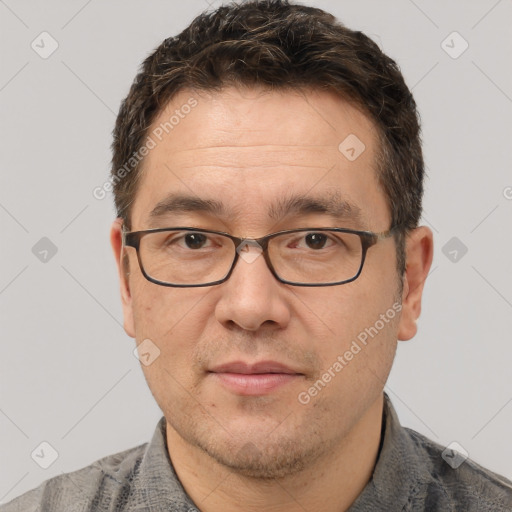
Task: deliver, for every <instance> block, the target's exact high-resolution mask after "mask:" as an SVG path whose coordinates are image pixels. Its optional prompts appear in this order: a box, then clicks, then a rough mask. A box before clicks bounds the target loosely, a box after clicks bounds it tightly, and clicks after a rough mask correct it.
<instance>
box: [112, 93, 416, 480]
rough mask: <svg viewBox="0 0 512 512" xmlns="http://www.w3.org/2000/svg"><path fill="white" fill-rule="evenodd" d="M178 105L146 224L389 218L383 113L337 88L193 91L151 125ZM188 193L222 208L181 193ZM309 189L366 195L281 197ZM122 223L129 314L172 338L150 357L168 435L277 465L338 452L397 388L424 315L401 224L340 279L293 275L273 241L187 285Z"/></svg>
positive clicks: (142, 193) (366, 222)
mask: <svg viewBox="0 0 512 512" xmlns="http://www.w3.org/2000/svg"><path fill="white" fill-rule="evenodd" d="M190 98H193V99H194V100H193V101H192V102H190ZM195 102H197V103H195ZM187 104H194V105H195V106H194V107H193V108H191V109H188V108H185V109H184V108H183V105H187ZM177 110H178V111H179V112H180V113H181V115H179V116H178V117H179V122H176V123H173V127H172V129H169V128H168V131H169V133H168V134H166V133H165V131H164V132H163V136H162V134H160V137H161V139H162V140H161V141H159V140H158V138H156V139H155V141H156V142H157V144H156V147H154V148H153V149H151V151H150V152H149V154H148V156H147V157H146V160H145V163H144V172H143V175H142V180H141V182H140V186H139V189H138V192H137V195H136V198H135V201H134V203H133V209H132V214H131V221H132V222H131V224H132V225H131V230H132V231H138V230H145V229H151V228H159V227H162V228H163V227H177V226H187V227H195V228H203V229H212V230H217V231H224V232H228V233H231V234H233V235H235V236H239V237H247V238H258V237H261V236H264V235H266V234H268V233H272V232H276V231H280V230H285V229H294V228H304V227H307V228H315V227H316V228H318V227H346V228H353V229H361V230H370V231H375V232H381V231H385V230H387V229H389V227H390V212H389V209H388V206H387V204H386V199H385V195H384V193H383V191H382V189H381V188H380V186H379V184H378V182H377V178H376V173H375V165H374V159H375V151H376V147H377V138H376V131H375V128H374V126H373V124H372V123H371V122H370V121H369V120H368V119H367V118H366V117H365V115H363V114H362V113H361V112H359V111H358V110H356V109H355V108H354V107H352V106H351V105H350V104H348V103H346V102H345V101H342V100H341V99H339V98H338V97H336V96H334V95H332V94H330V93H327V92H313V91H309V92H307V94H301V93H298V92H268V91H263V90H261V89H245V90H243V91H242V90H238V89H235V88H228V89H225V90H224V91H223V92H221V93H206V92H201V93H198V92H192V91H182V92H181V93H180V94H179V95H178V96H176V97H175V98H174V99H173V100H172V102H171V103H170V104H169V106H168V107H167V108H166V109H165V111H163V112H162V113H161V114H160V116H159V117H158V119H156V120H155V122H154V126H153V127H152V130H154V129H155V128H157V127H159V126H161V124H162V123H165V122H168V121H169V119H170V118H171V117H172V116H173V115H174V114H175V113H176V111H177ZM184 112H188V113H187V114H186V115H184V114H183V113H184ZM176 119H177V118H176ZM176 119H175V120H174V121H176ZM160 131H161V130H160ZM150 132H151V130H150ZM158 133H160V132H158ZM354 135H355V136H357V138H358V139H359V141H361V142H362V143H363V144H364V147H365V148H364V151H363V152H362V153H361V154H360V155H359V156H357V153H359V152H360V149H361V148H362V146H357V147H356V150H355V154H356V156H357V158H355V159H354V158H353V156H354V155H352V153H351V152H350V150H349V151H348V153H347V151H345V153H343V152H342V151H340V149H339V146H340V144H341V143H342V142H343V141H344V140H345V139H346V138H347V137H348V136H352V137H353V136H354ZM349 140H352V142H353V140H354V139H349ZM352 145H353V144H352ZM343 148H345V146H343V145H342V149H343ZM345 149H346V148H345ZM347 155H348V156H350V157H351V158H347ZM176 194H179V195H184V196H189V197H191V198H194V199H201V200H204V201H208V200H210V201H216V202H220V203H221V206H222V210H219V209H217V210H216V211H214V212H213V211H206V210H205V209H199V210H194V208H191V207H190V205H189V207H187V208H180V209H177V210H176V209H168V208H166V207H165V205H167V206H169V205H170V203H171V202H170V201H166V200H167V199H168V198H169V197H170V196H171V195H176ZM295 197H302V198H309V199H311V200H314V201H317V202H320V203H321V202H325V201H326V200H330V201H331V204H332V203H333V202H335V203H337V204H338V205H341V204H342V203H346V204H347V205H350V206H351V207H352V208H351V209H350V211H349V208H340V211H339V212H338V215H334V213H333V212H326V211H322V208H320V207H318V208H316V207H315V208H306V209H305V211H303V210H304V209H300V208H299V209H292V210H290V211H288V212H286V211H282V209H280V208H279V207H278V206H279V205H282V204H283V201H284V200H288V199H292V198H295ZM157 205H160V207H159V208H157V209H156V210H157V212H156V213H158V214H157V215H150V213H151V212H152V211H154V210H155V207H156V206H157ZM162 205H164V206H162ZM356 211H359V215H358V216H356V215H354V212H356ZM119 228H120V222H119V221H118V222H116V223H114V227H113V230H112V240H113V245H114V249H115V252H116V257H117V260H118V262H120V261H121V260H122V255H123V251H126V254H127V256H128V259H129V275H128V276H125V275H124V273H123V272H122V268H121V267H120V270H121V272H120V275H121V289H122V298H123V308H124V315H125V329H126V331H127V333H128V334H129V335H130V336H132V337H135V338H136V340H137V343H138V344H140V343H141V342H143V340H147V339H149V340H151V343H152V344H154V346H156V347H158V350H159V351H160V353H159V356H158V357H157V358H156V359H155V360H154V361H153V362H152V363H151V364H149V365H147V366H145V365H143V366H142V368H143V371H144V374H145V377H146V379H147V382H148V385H149V387H150V389H151V391H152V393H153V395H154V397H155V399H156V401H157V403H158V405H159V406H160V408H161V409H162V411H163V413H164V415H165V417H166V420H167V429H168V436H169V435H173V436H179V438H180V439H182V440H183V441H184V442H185V443H187V444H188V445H190V446H193V447H195V448H198V449H199V450H202V452H203V453H207V454H209V456H211V457H212V458H213V459H215V460H216V461H217V462H219V463H220V464H222V465H224V466H227V467H229V468H233V469H236V470H237V471H238V472H240V473H242V474H246V475H251V476H257V477H263V478H274V477H277V476H283V475H286V474H290V473H293V472H296V471H298V470H300V469H303V468H304V467H306V466H307V465H308V464H310V463H312V462H313V461H315V460H317V459H318V458H319V457H321V456H322V455H325V454H326V453H328V452H329V450H331V449H332V447H333V446H336V445H337V443H340V442H341V441H342V440H343V439H344V438H345V437H346V436H347V435H348V433H349V432H350V431H351V430H352V429H353V428H354V426H355V425H356V424H357V423H358V422H359V421H360V420H361V418H362V417H363V416H364V414H365V413H366V411H368V410H369V409H370V408H371V407H372V405H373V404H375V403H376V401H377V400H378V399H379V398H380V397H381V396H382V389H383V386H384V383H385V381H386V379H387V376H388V373H389V371H390V368H391V364H392V361H393V358H394V354H395V348H396V343H397V338H399V337H400V336H402V338H406V337H407V336H408V334H407V333H409V332H411V329H412V327H411V326H410V325H409V324H407V325H405V324H404V322H406V321H407V322H409V320H407V319H409V318H410V317H411V316H412V315H409V316H407V315H406V316H405V320H404V310H402V311H401V312H400V305H399V304H400V302H401V300H402V296H401V294H400V290H399V286H398V283H399V278H398V275H397V271H396V251H395V245H394V241H393V239H392V238H387V239H384V240H382V241H379V242H378V243H377V244H376V245H375V246H373V247H371V248H370V249H369V250H368V254H367V258H366V262H365V264H364V268H363V271H362V273H361V275H360V276H359V278H358V279H356V280H355V281H353V282H351V283H348V284H345V285H341V286H328V287H296V286H290V285H287V284H283V283H280V282H279V281H278V280H276V279H275V277H274V276H273V275H272V274H271V272H270V270H269V268H268V267H267V265H266V263H265V260H264V258H263V257H261V256H259V257H256V258H255V259H253V258H246V259H244V258H239V260H238V263H237V265H236V267H235V269H234V270H233V273H232V275H231V277H230V278H229V280H228V281H226V282H224V283H222V284H219V285H215V286H210V287H199V288H172V287H164V286H159V285H157V284H154V283H151V282H149V281H148V280H146V279H145V278H144V277H143V275H142V273H141V271H140V268H139V265H138V262H137V259H136V253H135V249H133V248H130V247H128V248H124V249H123V248H121V247H120V236H119ZM407 289H408V283H407V280H406V285H405V288H404V291H405V292H407ZM409 323H410V322H409ZM365 329H366V331H365ZM365 332H366V343H363V341H362V339H364V338H365V336H364V334H362V333H365ZM368 333H372V335H369V334H368ZM354 342H356V345H357V346H358V347H359V350H358V349H357V348H356V345H354ZM146 343H147V342H146ZM151 346H153V345H151ZM350 353H351V354H352V357H350ZM337 362H338V364H336V363H337ZM340 365H341V369H340ZM240 374H242V375H240ZM269 374H271V375H269ZM319 381H321V382H320V383H319ZM315 390H316V391H315Z"/></svg>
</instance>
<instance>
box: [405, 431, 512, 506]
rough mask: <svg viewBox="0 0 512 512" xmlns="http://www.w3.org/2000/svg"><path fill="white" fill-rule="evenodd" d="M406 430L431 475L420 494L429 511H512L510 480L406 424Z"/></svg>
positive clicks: (425, 481) (511, 486) (419, 498)
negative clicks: (446, 447) (447, 448)
mask: <svg viewBox="0 0 512 512" xmlns="http://www.w3.org/2000/svg"><path fill="white" fill-rule="evenodd" d="M404 431H405V433H406V435H407V436H408V437H409V438H410V440H411V442H412V443H413V444H414V445H415V451H416V453H417V455H418V458H421V459H422V462H421V464H422V465H424V466H425V469H426V471H425V473H426V474H427V475H428V476H427V477H426V478H425V480H424V485H422V486H421V490H420V489H418V496H417V499H418V500H421V501H422V502H423V503H425V504H428V505H429V506H428V510H446V511H448V510H450V511H451V510H453V511H456V510H457V511H458V510H465V511H468V512H470V511H475V512H476V511H478V512H486V511H492V512H505V511H507V512H510V511H512V482H511V481H510V480H508V479H507V478H505V477H504V476H501V475H499V474H497V473H494V472H492V471H490V470H489V469H486V468H484V467H482V466H481V465H479V464H477V463H476V462H475V461H473V460H471V459H470V458H466V459H464V457H463V456H462V455H459V454H457V452H452V451H450V452H445V447H443V446H441V445H439V444H437V443H435V442H434V441H432V440H431V439H429V438H427V437H425V436H423V435H422V434H420V433H418V432H416V431H414V430H411V429H409V428H406V427H404ZM443 452H445V453H444V455H445V458H443ZM445 459H446V460H445ZM450 459H451V460H453V462H452V463H451V464H450V463H448V462H447V460H450ZM448 507H449V508H448Z"/></svg>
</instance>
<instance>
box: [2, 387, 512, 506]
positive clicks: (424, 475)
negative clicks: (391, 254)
mask: <svg viewBox="0 0 512 512" xmlns="http://www.w3.org/2000/svg"><path fill="white" fill-rule="evenodd" d="M383 419H384V421H383V438H382V442H381V448H380V453H379V456H378V460H377V464H376V465H375V469H374V472H373V476H372V478H371V480H370V481H369V482H368V484H367V485H366V487H365V488H364V489H363V492H362V493H361V494H360V495H359V497H358V498H357V499H356V501H355V502H354V503H353V504H352V506H351V507H350V509H349V512H375V511H385V512H395V511H402V512H406V511H407V512H412V511H414V512H416V511H418V512H419V511H432V512H435V511H442V512H451V511H453V512H472V511H475V512H476V511H478V512H487V511H489V512H490V511H492V512H504V511H507V512H511V511H512V482H511V481H509V480H507V479H506V478H504V477H502V476H500V475H497V474H496V473H493V472H491V471H489V470H487V469H485V468H483V467H481V466H479V465H478V464H476V463H475V462H473V461H471V460H470V459H467V460H465V461H464V462H463V463H462V464H461V465H460V466H459V467H458V468H457V469H453V468H452V465H453V466H456V465H457V464H448V463H447V462H445V460H444V459H443V457H442V455H441V454H442V452H443V450H444V448H443V447H442V446H440V445H438V444H436V443H434V442H433V441H431V440H430V439H428V438H426V437H425V436H423V435H421V434H419V433H417V432H415V431H414V430H411V429H408V428H404V427H402V426H401V425H400V423H399V421H398V417H397V415H396V412H395V410H394V408H393V405H392V404H391V401H390V399H389V397H388V396H387V395H386V394H384V413H383ZM450 456H451V458H454V457H456V456H457V455H456V454H454V453H448V458H450ZM445 457H447V454H445ZM327 499H328V497H327V496H326V500H327ZM200 509H201V505H200V504H197V505H196V504H194V503H193V502H192V500H191V499H190V498H189V496H188V495H187V494H186V492H185V490H184V489H183V487H182V485H181V483H180V481H179V480H178V477H177V476H176V473H175V471H174V468H173V466H172V463H171V461H170V459H169V455H168V453H167V444H166V436H165V418H163V417H162V418H161V419H160V421H159V422H158V425H157V427H156V429H155V433H154V435H153V439H152V440H151V442H150V443H146V444H143V445H141V446H138V447H136V448H131V449H130V450H126V451H124V452H121V453H117V454H115V455H110V456H108V457H105V458H103V459H100V460H98V461H97V462H94V463H93V464H91V465H90V466H87V467H86V468H83V469H80V470H78V471H74V472H72V473H67V474H62V475H59V476H56V477H54V478H52V479H50V480H47V481H46V482H44V483H42V484H41V485H40V486H39V487H37V488H36V489H33V490H32V491H29V492H27V493H25V494H23V495H22V496H20V497H19V498H16V499H14V500H13V501H11V502H10V503H8V504H6V505H3V506H0V512H36V511H37V512H86V511H94V512H121V511H122V512H136V511H137V512H164V511H165V512H168V511H176V512H197V511H198V510H200Z"/></svg>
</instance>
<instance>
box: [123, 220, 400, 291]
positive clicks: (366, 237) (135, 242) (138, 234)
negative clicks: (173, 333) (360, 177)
mask: <svg viewBox="0 0 512 512" xmlns="http://www.w3.org/2000/svg"><path fill="white" fill-rule="evenodd" d="M398 228H399V226H398V225H395V226H392V227H391V228H390V229H388V230H387V231H382V232H380V233H375V232H373V231H358V230H354V229H347V228H298V229H286V230H283V231H276V232H275V233H270V234H268V235H265V236H262V237H261V238H240V237H237V236H233V235H231V234H229V233H226V232H224V231H214V230H211V229H201V228H191V227H186V226H184V227H175V228H155V229H146V230H143V231H122V237H123V246H125V247H133V248H134V249H135V251H136V253H137V260H138V262H139V268H140V270H141V272H142V274H143V276H144V277H145V278H146V279H147V280H148V281H150V282H151V283H154V284H158V285H160V286H170V287H173V288H198V287H205V286H214V285H217V284H222V283H224V282H226V281H227V280H228V279H229V278H230V276H231V274H232V273H233V270H234V268H235V266H236V264H237V262H238V258H239V256H240V253H239V251H238V248H239V247H240V245H242V244H243V243H244V242H256V243H257V244H258V245H259V246H260V247H261V249H262V253H263V257H264V258H265V262H266V264H267V267H268V268H269V270H270V272H271V273H272V275H273V276H274V277H275V278H276V279H277V280H278V281H279V282H280V283H284V284H289V285H291V286H338V285H342V284H347V283H351V282H352V281H355V280H356V279H357V278H358V277H359V276H360V275H361V272H362V270H363V265H364V262H365V260H366V253H367V251H368V249H369V248H370V247H372V246H373V245H375V244H376V243H377V242H378V241H379V240H385V239H386V238H389V237H390V236H391V235H393V234H394V233H395V232H396V231H397V230H398ZM163 231H190V232H200V233H211V234H214V235H223V236H225V237H226V238H229V239H230V240H231V241H232V242H233V243H234V245H235V257H234V259H233V263H232V264H231V267H230V269H229V271H228V273H227V274H226V275H225V276H224V277H223V278H222V279H219V280H217V281H212V282H211V283H205V284H174V283H166V282H164V281H159V280H158V279H155V278H153V277H151V276H150V275H149V274H147V273H146V270H145V269H144V265H143V263H142V258H141V256H140V250H139V248H140V241H141V239H142V238H143V237H144V236H145V235H148V234H151V233H161V232H163ZM303 231H311V232H317V231H329V232H334V233H351V234H354V235H358V236H359V238H360V239H361V246H362V254H361V264H360V266H359V269H358V271H357V274H356V275H355V276H354V277H351V278H350V279H346V280H344V281H338V282H335V283H297V282H293V281H287V280H286V279H282V278H281V277H279V276H278V275H277V273H276V271H275V269H274V266H273V265H272V262H271V261H270V257H269V255H268V250H267V249H268V243H269V241H270V240H271V239H272V238H275V237H276V236H279V235H283V234H286V233H300V232H303Z"/></svg>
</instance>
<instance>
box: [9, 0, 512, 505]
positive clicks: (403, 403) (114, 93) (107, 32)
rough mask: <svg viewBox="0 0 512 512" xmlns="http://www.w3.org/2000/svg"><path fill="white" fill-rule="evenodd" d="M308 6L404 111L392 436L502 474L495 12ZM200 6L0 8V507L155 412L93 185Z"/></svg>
mask: <svg viewBox="0 0 512 512" xmlns="http://www.w3.org/2000/svg"><path fill="white" fill-rule="evenodd" d="M218 4H219V2H213V6H215V5H218ZM309 4H310V5H316V6H319V7H323V8H325V9H327V10H330V11H331V12H333V13H334V14H335V15H337V16H338V17H339V18H340V19H341V20H342V21H343V22H345V23H346V24H347V25H348V26H349V27H351V28H357V29H359V30H362V31H364V32H365V33H367V34H368V35H369V36H371V37H372V38H373V39H374V40H375V41H376V42H377V43H378V44H379V45H380V46H381V47H382V48H383V49H384V51H385V52H387V53H388V54H389V55H390V56H391V57H393V58H394V59H396V60H397V61H398V63H399V64H400V66H401V68H402V70H403V73H404V75H405V77H406V80H407V82H408V84H409V86H410V87H412V88H413V92H414V94H415V97H416V99H417V102H418V105H419V108H420V111H421V115H422V120H423V134H424V150H425V157H426V163H427V166H428V173H429V178H428V179H427V182H426V197H425V215H424V217H423V222H424V223H425V224H427V225H429V226H431V228H432V229H433V230H434V234H435V244H436V247H435V257H434V263H433V267H432V273H431V275H430V277H429V279H428V282H427V285H426V289H425V295H424V303H423V312H422V317H421V319H420V322H419V334H418V335H417V336H416V338H415V339H413V340H411V341H409V342H406V343H401V344H400V345H399V351H398V356H397V360H396V362H395V366H394V368H393V371H392V374H391V377H390V379H389V382H388V385H387V388H386V389H387V391H388V393H389V394H390V396H391V398H392V400H393V402H394V403H395V406H396V408H397V410H398V413H399V416H400V419H401V421H402V422H403V424H405V425H407V426H410V427H412V428H414V429H415V430H418V431H420V432H422V433H424V434H426V435H427V436H428V437H430V438H432V439H433V440H435V441H437V442H439V443H441V444H443V445H447V444H448V443H450V442H452V441H457V442H458V443H459V444H460V445H462V446H463V447H464V448H465V449H466V450H467V451H468V452H469V454H470V456H471V457H472V458H473V459H475V460H476V461H478V462H480V463H481V464H483V465H485V466H487V467H489V468H491V469H493V470H494V471H497V472H499V473H501V474H503V475H505V476H507V477H508V478H512V465H511V463H510V461H511V460H512V443H510V432H511V425H512V403H511V402H512V382H511V380H512V379H511V373H510V361H511V360H512V343H511V334H510V333H511V331H512V320H511V319H512V271H511V270H512V269H511V265H512V263H511V262H512V241H511V233H512V229H511V228H512V173H511V166H510V162H511V152H512V150H511V142H512V137H511V135H512V128H511V123H510V120H511V117H512V115H511V114H512V99H511V97H512V73H511V68H510V60H509V58H510V55H511V54H512V38H511V35H510V26H511V21H512V3H511V2H510V1H508V0H502V1H496V0H480V1H467V0H464V1H462V0H460V1H453V0H452V1H450V2H442V1H422V0H415V1H414V2H413V1H412V0H396V1H393V2H378V1H328V0H324V1H316V2H313V1H311V2H309ZM207 7H208V5H207V2H206V1H205V0H188V1H187V2H186V3H185V2H182V1H179V2H178V1H174V0H173V1H157V0H152V1H145V2H134V1H120V0H119V1H101V2H100V1H99V0H89V1H84V0H73V1H69V0H68V1H66V2H64V1H60V2H56V1H48V2H36V1H24V2H21V1H18V2H16V1H15V0H0V51H1V66H0V109H1V110H0V115H1V117H0V118H1V133H0V135H1V147H2V151H1V152H0V162H1V182H0V223H1V236H2V243H1V248H2V250H1V256H0V257H1V266H0V268H1V270H0V272H1V273H0V311H1V315H2V318H1V323H0V329H1V340H2V341H1V352H0V353H1V356H0V389H1V395H0V432H1V435H0V460H1V461H2V462H1V469H0V472H1V475H0V477H1V478H0V502H2V501H4V502H5V501H9V500H10V499H12V498H14V497H15V496H17V495H19V494H21V493H23V492H24V491H26V490H28V489H30V488H32V487H34V486H36V485H38V484H39V483H40V482H42V481H43V480H46V479H47V478H50V477H51V476H53V475H58V474H60V473H62V472H68V471H71V470H75V469H78V468H80V467H83V466H85V465H88V464H90V463H91V462H93V461H94V460H96V459H98V458H100V457H102V456H104V455H107V454H110V453H114V452H117V451H121V450H124V449H127V448H130V447H132V446H135V445H138V444H141V443H143V442H146V441H148V440H149V439H150V437H151V435H152V432H153V429H154V427H155V424H156V421H157V419H158V418H159V417H160V416H161V413H160V411H159V409H158V408H157V406H156V404H155V403H154V400H153V398H152V396H151V394H150V392H149V390H148V388H147V385H146V383H145V381H144V379H143V375H142V371H141V369H140V367H139V362H138V360H137V359H136V358H135V357H134V355H133V352H132V351H133V349H134V346H135V345H134V341H133V340H132V339H130V338H128V337H127V336H126V334H125V333H124V331H123V329H122V326H121V324H122V315H121V307H120V299H119V295H118V282H117V275H116V270H115V265H114V260H113V257H112V255H111V250H110V246H109V242H108V232H109V228H110V223H111V221H112V219H113V218H114V210H113V206H112V201H111V197H110V196H108V197H107V198H105V199H104V200H101V201H100V200H96V199H95V198H94V197H93V195H92V190H93V189H94V187H96V186H101V185H102V184H103V183H104V182H105V180H106V178H107V174H108V170H109V160H110V150H109V146H110V143H111V130H112V128H113V123H114V120H115V115H116V112H117V110H118V108H119V104H120V101H121V99H122V98H124V96H125V95H126V94H127V92H128V88H129V86H130V84H131V82H132V80H133V78H134V76H135V73H136V70H137V68H138V66H139V63H140V62H141V61H142V59H143V58H145V57H146V56H147V54H148V53H149V52H150V51H152V49H154V48H155V47H156V46H157V45H158V44H159V43H160V41H161V40H162V39H164V38H166V37H168V36H170V35H174V34H176V33H177V32H178V31H181V30H182V29H183V28H184V27H185V26H186V24H188V23H189V22H190V21H191V19H192V18H193V17H194V16H195V15H196V14H198V13H199V12H200V11H201V10H203V9H205V8H207ZM43 31H47V32H49V33H50V34H51V36H52V37H53V38H54V39H55V40H56V41H57V42H58V45H59V47H58V49H57V50H56V51H55V53H53V54H52V55H51V56H49V57H48V58H46V59H43V58H42V57H41V56H40V54H38V53H36V51H34V50H33V49H32V48H31V43H32V41H34V40H35V44H38V45H39V48H38V49H39V51H42V48H41V47H42V46H43V44H44V48H45V51H47V50H48V49H49V48H51V46H50V44H51V41H50V40H49V39H48V38H47V39H45V40H44V42H43V43H42V42H41V37H39V34H41V32H43ZM454 31H457V32H458V33H459V34H460V36H462V38H464V40H466V41H467V42H468V44H469V47H468V49H467V50H466V51H465V52H464V53H462V54H461V55H460V56H458V58H453V57H454V56H455V55H456V54H458V53H459V52H460V50H461V49H463V45H464V42H463V40H462V39H460V37H459V36H457V35H455V36H450V37H448V36H449V35H450V34H451V33H452V32H454ZM44 37H47V36H44ZM447 37H448V39H447ZM445 40H446V42H445V43H444V44H443V43H442V42H443V41H445ZM443 46H444V49H443ZM445 50H448V52H449V53H451V54H452V55H451V56H450V55H449V53H447V51H445ZM43 237H47V238H48V239H50V240H51V242H52V243H53V244H54V245H55V247H56V248H57V252H56V254H55V255H53V256H52V252H51V251H50V252H48V254H46V255H45V253H44V252H41V251H44V250H45V249H46V250H48V242H47V241H43V242H39V241H40V239H41V238H43ZM453 237H456V238H457V240H455V241H452V242H450V240H451V239H452V238H453ZM38 243H39V244H40V245H36V244H38ZM41 244H42V245H41ZM446 244H448V246H446ZM453 244H455V245H453ZM461 244H464V246H465V247H467V253H466V254H465V255H463V253H462V250H461V248H462V245H461ZM34 246H36V249H34V250H33V247H34ZM443 247H445V249H444V251H443ZM454 250H456V251H458V252H457V260H456V261H453V259H454V255H455V253H454V252H453V251H454ZM34 252H35V254H34ZM450 253H451V254H450ZM45 256H46V260H47V261H46V262H44V261H41V260H40V258H44V257H45ZM43 441H46V442H48V443H50V445H52V446H53V447H54V448H55V450H56V451H57V452H58V458H57V459H56V461H55V462H54V463H53V464H52V465H51V466H50V467H49V468H48V469H42V468H41V467H40V466H39V465H38V464H37V463H36V462H35V461H34V460H33V459H32V458H31V453H32V452H33V450H34V449H36V448H38V447H39V452H37V453H40V454H41V453H44V456H42V455H41V457H40V460H39V461H38V462H39V463H44V462H45V461H44V460H43V459H44V457H51V451H50V450H48V449H46V451H45V449H44V446H43V447H42V448H41V447H40V443H41V442H43ZM41 449H42V450H43V452H41ZM36 451H37V450H36ZM34 458H35V459H36V460H37V457H34ZM48 461H49V459H47V460H46V463H47V462H48Z"/></svg>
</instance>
